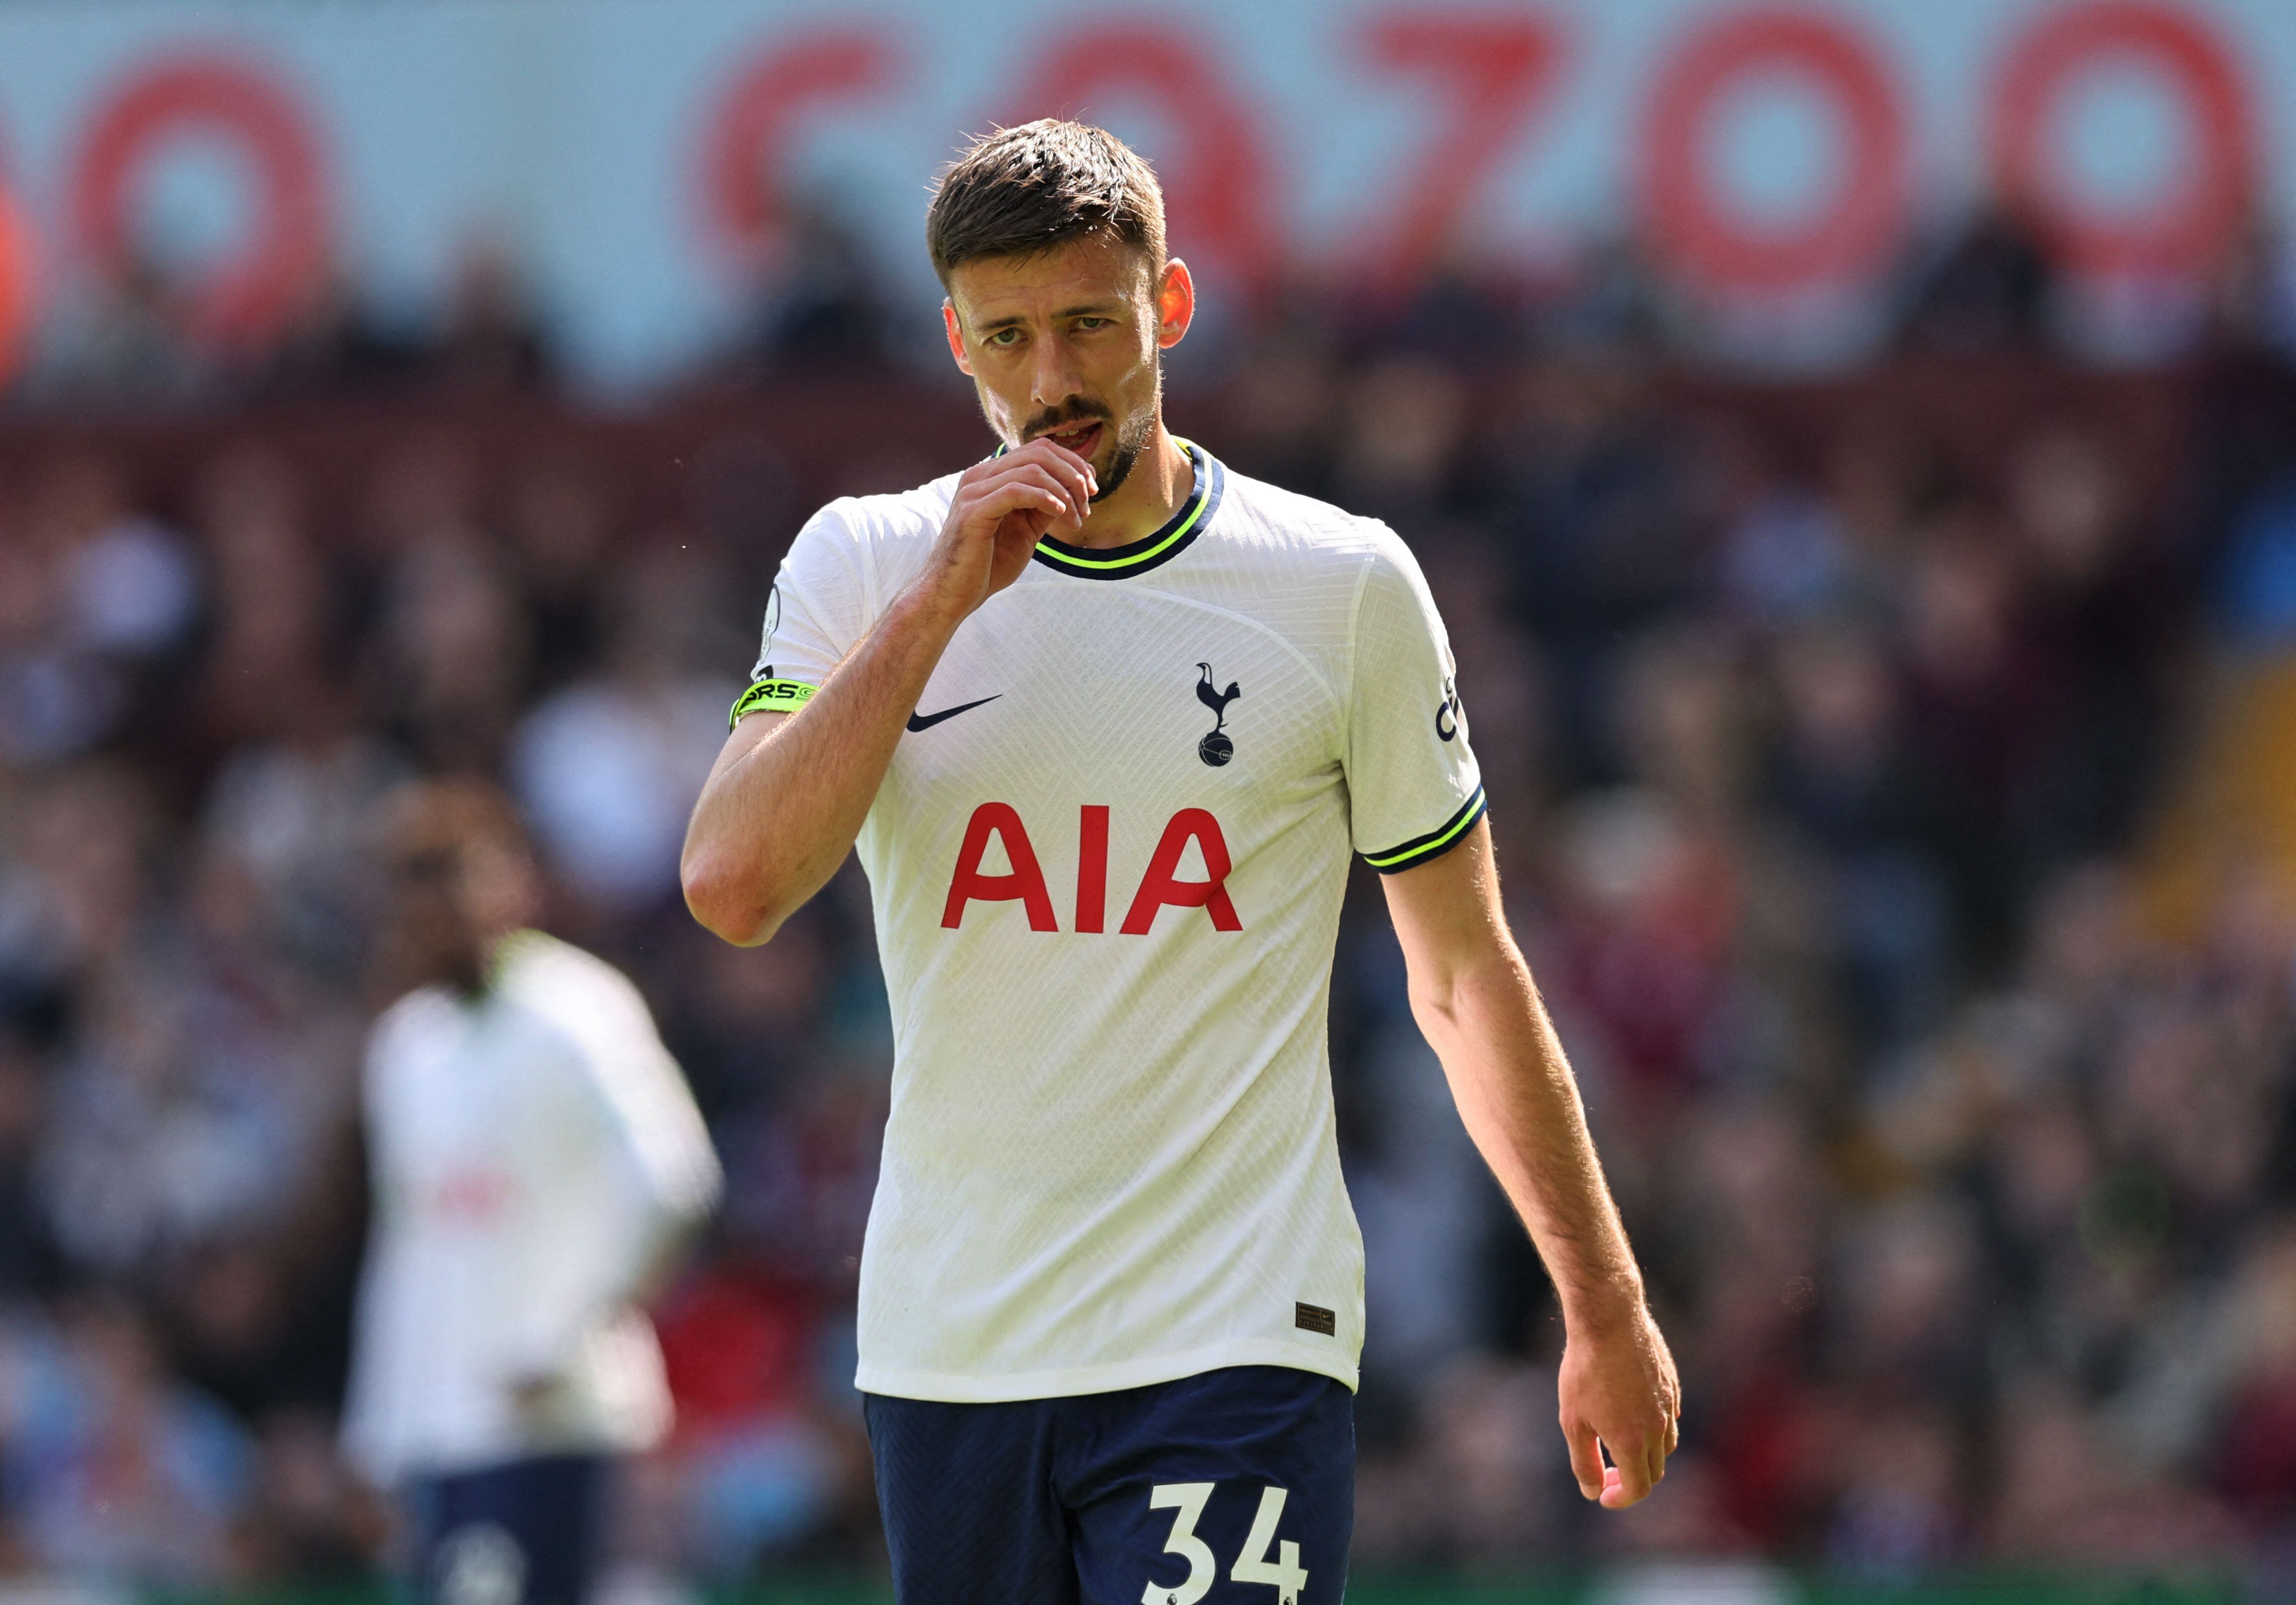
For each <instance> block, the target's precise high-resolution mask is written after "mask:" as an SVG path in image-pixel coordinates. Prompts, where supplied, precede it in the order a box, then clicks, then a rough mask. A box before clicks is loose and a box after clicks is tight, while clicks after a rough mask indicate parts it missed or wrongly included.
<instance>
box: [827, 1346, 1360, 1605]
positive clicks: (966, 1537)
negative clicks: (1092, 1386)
mask: <svg viewBox="0 0 2296 1605" xmlns="http://www.w3.org/2000/svg"><path fill="white" fill-rule="evenodd" d="M864 1403H865V1409H866V1412H867V1415H868V1420H869V1444H870V1446H871V1448H872V1449H873V1450H874V1451H875V1453H876V1457H877V1499H878V1502H879V1503H880V1504H881V1506H882V1507H883V1509H884V1512H885V1538H886V1543H887V1544H888V1546H889V1547H890V1549H891V1551H892V1556H893V1591H894V1594H895V1596H896V1598H898V1601H900V1605H1198V1601H1207V1602H1209V1605H1339V1601H1340V1596H1341V1593H1343V1592H1344V1591H1345V1589H1346V1587H1347V1574H1348V1540H1349V1536H1350V1535H1351V1534H1352V1533H1353V1531H1354V1527H1355V1465H1356V1417H1355V1395H1353V1394H1351V1393H1349V1391H1348V1389H1347V1387H1346V1386H1345V1385H1344V1384H1341V1383H1339V1382H1335V1381H1333V1379H1330V1378H1329V1377H1321V1376H1317V1375H1316V1374H1315V1373H1314V1372H1312V1371H1303V1370H1290V1369H1288V1368H1285V1367H1281V1366H1272V1365H1248V1366H1237V1367H1234V1368H1233V1369H1230V1370H1215V1371H1206V1372H1205V1373H1203V1374H1202V1375H1201V1376H1196V1377H1185V1378H1183V1379H1180V1380H1179V1381H1177V1382H1160V1383H1158V1384H1156V1385H1155V1386H1153V1387H1130V1388H1126V1389H1124V1390H1123V1391H1121V1392H1119V1393H1104V1394H1085V1395H1078V1396H1077V1397H1073V1398H1064V1399H1029V1400H1023V1401H1021V1402H1018V1403H1009V1404H942V1403H932V1402H931V1401H928V1400H922V1399H896V1398H890V1397H888V1396H886V1395H881V1394H872V1395H869V1396H868V1397H867V1399H866V1400H865V1402H864Z"/></svg>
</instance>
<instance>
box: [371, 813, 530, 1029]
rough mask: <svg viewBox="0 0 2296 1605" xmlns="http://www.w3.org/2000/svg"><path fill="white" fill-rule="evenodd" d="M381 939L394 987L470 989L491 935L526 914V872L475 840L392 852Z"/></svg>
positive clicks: (512, 856)
mask: <svg viewBox="0 0 2296 1605" xmlns="http://www.w3.org/2000/svg"><path fill="white" fill-rule="evenodd" d="M389 872H390V919H389V929H388V930H387V931H386V933H385V935H384V942H385V946H386V950H387V953H388V958H389V964H390V967H391V969H392V971H393V973H394V979H395V982H396V984H398V985H401V986H423V985H443V986H447V987H451V988H453V989H454V990H455V991H456V992H478V991H479V990H480V988H481V986H482V985H483V984H484V979H485V975H486V965H487V957H488V951H489V950H490V949H491V948H492V946H493V944H494V942H495V941H496V938H498V937H500V936H501V935H502V934H504V932H506V931H508V930H511V929H512V928H514V927H515V926H518V925H519V924H521V923H522V921H523V920H524V919H525V918H528V917H529V916H530V913H531V909H532V904H533V902H534V901H535V898H534V887H533V877H532V870H531V868H530V867H529V866H528V865H527V864H526V862H525V861H524V860H523V859H522V858H521V856H520V855H518V854H516V853H512V852H508V851H505V850H504V849H502V848H499V847H495V846H492V845H488V844H475V843H468V842H465V843H460V844H450V843H437V842H420V841H418V842H412V843H407V844H402V846H401V847H400V849H399V850H398V852H394V853H393V854H392V855H391V858H390V860H389Z"/></svg>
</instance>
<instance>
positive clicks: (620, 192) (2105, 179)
mask: <svg viewBox="0 0 2296 1605" xmlns="http://www.w3.org/2000/svg"><path fill="white" fill-rule="evenodd" d="M2292 108H2296V6H2292V5H2291V4H2288V3H2287V0H2031V3H2026V0H1835V3H1833V4H1747V3H1743V0H1601V3H1600V4H1595V3H1593V0H1585V3H1573V4H1559V3H1550V4H1456V5H1435V4H1410V3H1408V0H1390V3H1388V4H1319V3H1317V0H1254V3H1253V4H1248V5H1245V4H1216V3H1199V0H1174V3H1172V4H1165V5H1162V6H1157V7H1140V6H1134V7H1126V8H1122V9H1115V8H1107V9H1098V8H1094V7H1090V6H1079V5H1077V4H1052V3H1046V0H975V3H973V4H964V5H952V4H946V3H945V0H865V3H862V4H833V5H832V4H794V3H783V0H11V4H8V5H6V6H5V7H4V8H0V176H4V185H5V190H6V193H7V196H8V198H9V200H10V201H11V202H12V204H11V206H10V208H9V213H10V216H11V217H12V222H11V223H10V225H9V226H8V227H7V228H6V229H5V230H0V234H4V235H6V236H7V238H8V240H9V241H10V242H11V243H10V245H9V248H8V249H6V250H5V251H0V268H5V269H6V271H4V272H0V333H12V335H13V338H12V342H11V343H12V345H13V346H14V347H15V348H17V349H19V350H21V349H22V347H23V345H24V342H25V340H26V337H27V332H28V331H30V332H33V336H34V337H37V330H38V329H39V328H40V327H41V326H42V325H43V324H44V323H45V322H46V321H47V320H49V319H52V318H53V317H57V316H59V309H65V308H69V307H70V305H71V304H72V303H73V301H74V300H75V298H76V297H80V296H83V295H84V294H85V293H86V286H87V285H88V284H91V283H94V282H98V281H99V280H100V276H101V275H102V273H104V272H105V271H107V270H112V269H116V268H117V266H118V265H119V264H120V263H122V262H124V261H126V260H127V259H130V258H131V257H135V256H136V255H138V254H140V255H142V256H143V257H144V258H146V259H157V260H159V261H160V262H161V263H162V264H163V265H165V266H167V268H168V270H169V271H170V272H171V273H172V274H175V275H176V276H179V277H180V278H181V279H182V280H183V281H184V283H185V284H188V285H189V286H190V287H191V292H192V293H190V294H189V295H188V297H187V298H186V299H187V310H186V312H185V314H184V316H185V317H187V318H188V319H190V320H192V321H193V324H194V325H196V327H197V329H198V330H199V332H200V333H201V337H202V338H206V339H211V340H215V341H218V342H233V341H247V340H259V339H261V338H262V337H263V336H264V334H265V333H266V332H267V331H268V330H270V329H272V328H274V327H275V326H276V325H278V323H279V322H280V320H282V319H283V318H284V317H289V316H291V313H292V310H293V309H294V308H295V307H296V306H297V305H299V304H301V303H302V302H304V301H306V300H307V299H308V298H309V296H310V295H311V294H312V293H313V292H314V289H315V287H316V286H317V285H319V284H322V283H324V281H326V280H327V279H328V277H329V276H332V275H336V274H343V275H348V276H349V277H350V278H351V279H352V280H353V281H354V282H356V283H357V284H360V285H361V286H362V287H363V288H364V289H365V292H367V293H369V294H371V295H373V296H374V297H376V298H377V299H378V300H380V301H381V303H382V304H383V305H385V306H398V307H405V308H419V307H421V306H422V305H425V304H428V303H430V302H433V301H435V300H437V299H438V298H439V296H440V295H442V294H443V293H444V288H445V285H446V284H447V280H448V277H449V276H450V275H451V272H452V265H453V263H454V261H455V259H456V258H457V257H458V255H459V254H460V253H461V252H462V251H464V250H465V249H466V248H467V247H468V245H469V244H470V243H471V241H472V240H474V239H477V238H480V237H489V238H493V239H496V240H498V241H500V242H502V243H504V244H505V245H507V246H508V247H509V248H510V249H511V250H512V251H513V252H515V254H516V255H517V257H518V259H520V260H521V263H522V264H523V266H524V267H525V268H526V269H527V270H528V272H529V274H530V275H531V276H532V277H533V279H534V281H535V282H536V284H537V285H538V286H539V287H540V292H541V294H542V296H543V299H544V300H545V304H546V305H547V307H548V308H549V309H550V311H551V312H552V314H553V317H554V318H555V320H556V321H557V323H558V325H560V327H561V328H562V331H563V332H564V333H565V335H566V337H567V339H568V341H569V342H570V348H571V350H573V352H574V354H575V356H576V358H577V359H578V362H579V363H580V365H581V366H583V368H584V369H585V370H586V371H587V372H588V373H590V374H594V375H595V376H597V377H599V378H601V379H605V380H609V381H611V380H616V379H632V378H644V377H645V376H647V375H649V374H658V373H661V372H665V371H669V370H673V369H675V367H676V366H677V365H679V364H680V363H682V362H685V361H687V360H690V359H691V358H693V355H694V354H695V353H697V352H698V351H701V350H705V349H706V348H707V347H708V346H709V344H710V342H713V341H717V340H722V339H723V338H724V337H725V335H726V333H727V331H728V330H729V329H730V328H731V327H732V326H733V325H734V320H735V319H736V318H737V317H738V316H739V313H740V309H742V307H743V305H744V304H745V303H746V302H747V300H749V298H750V292H751V288H752V286H754V284H756V283H757V282H758V279H759V277H760V276H766V277H768V278H769V277H770V276H771V274H772V273H773V272H774V271H775V266H776V264H777V261H778V260H779V257H778V256H777V249H778V246H779V245H780V243H781V242H782V239H783V226H784V223H785V220H786V219H787V218H788V217H789V216H790V215H791V209H792V208H793V207H797V206H816V205H826V206H828V207H830V208H831V209H832V210H834V211H835V212H837V213H839V214H840V215H841V216H842V217H843V218H845V219H846V220H847V221H848V222H849V223H850V224H851V225H852V226H854V227H856V228H857V229H858V230H859V231H860V232H861V233H862V235H864V236H865V238H866V239H867V240H868V241H869V242H870V243H871V244H872V245H873V247H874V248H875V253H876V255H877V257H878V258H879V259H881V260H882V261H883V262H884V263H885V264H886V265H887V268H886V270H887V272H888V273H889V274H890V275H891V276H893V277H892V284H891V288H892V290H893V291H894V292H895V293H896V294H897V295H902V296H913V297H914V299H915V300H917V302H918V303H919V304H921V305H922V304H925V303H926V300H927V298H928V296H929V295H930V292H931V283H930V278H929V276H928V275H927V272H926V269H925V267H924V264H923V252H922V243H921V231H920V223H921V219H922V211H923V207H924V202H925V193H926V185H927V183H928V181H929V179H930V177H931V173H932V171H933V170H934V169H935V168H936V167H937V166H939V164H940V163H941V162H943V161H946V160H947V158H948V157H949V155H950V154H951V153H952V152H953V150H954V148H955V145H956V144H957V143H958V140H959V138H960V136H962V135H963V134H964V133H965V132H967V131H972V130H979V129H982V128H987V127H988V126H990V125H991V124H993V123H997V122H1009V121H1014V120H1019V119H1025V118H1028V117H1032V116H1036V115H1040V114H1043V113H1046V112H1053V111H1060V112H1067V113H1071V114H1078V115H1084V116H1087V117H1090V118H1092V119H1095V120H1102V121H1105V122H1107V123H1108V124H1109V125H1110V126H1111V127H1113V128H1117V129H1118V130H1119V132H1121V133H1123V134H1125V135H1126V136H1128V137H1129V138H1131V139H1133V140H1134V141H1135V142H1136V144H1139V145H1140V146H1141V147H1142V148H1143V149H1144V151H1145V152H1147V153H1149V154H1150V155H1151V156H1152V158H1153V159H1154V160H1155V161H1156V162H1157V164H1158V167H1159V169H1160V172H1161V173H1162V175H1163V177H1164V180H1165V183H1166V185H1167V188H1168V193H1169V198H1170V203H1171V210H1172V235H1173V240H1174V243H1175V247H1176V249H1177V250H1178V251H1181V252H1182V253H1183V254H1185V255H1187V256H1188V257H1190V259H1192V261H1193V262H1194V263H1195V264H1196V265H1197V267H1198V268H1199V272H1200V278H1201V279H1202V280H1203V281H1204V283H1205V286H1206V291H1207V293H1208V294H1209V295H1210V296H1212V297H1218V296H1220V295H1223V294H1240V293H1242V292H1244V291H1245V290H1247V289H1248V288H1250V287H1251V286H1254V285H1258V284H1271V283H1277V282H1283V281H1284V280H1286V279H1291V278H1297V277H1299V276H1309V277H1316V278H1324V279H1333V278H1336V279H1338V280H1341V281H1342V282H1361V283H1365V284H1406V283H1408V282H1409V281H1410V280H1411V279H1412V278H1413V277H1415V276H1417V275H1420V274H1422V273H1423V272H1424V271H1426V270H1427V268H1429V266H1430V265H1431V264H1433V263H1438V262H1443V261H1447V260H1458V259H1465V260H1470V261H1473V262H1476V263H1479V264H1482V265H1486V266H1488V265H1494V264H1497V265H1510V264H1519V265H1521V266H1522V267H1523V268H1536V266H1537V265H1538V264H1539V263H1541V262H1552V261H1553V260H1554V259H1555V258H1556V256H1557V253H1558V252H1559V251H1562V250H1564V249H1566V248H1567V246H1568V245H1569V243H1570V242H1573V241H1576V240H1581V239H1585V238H1587V237H1589V236H1603V235H1611V236H1615V235H1624V234H1627V233H1629V232H1631V233H1632V234H1634V235H1636V236H1638V237H1640V238H1641V239H1643V240H1644V242H1646V243H1647V245H1648V246H1649V248H1650V250H1651V251H1652V253H1653V254H1654V256H1655V258H1656V259H1657V260H1658V261H1659V262H1660V263H1661V266H1662V268H1663V269H1664V271H1665V272H1666V273H1667V274H1668V275H1669V276H1670V277H1671V278H1673V279H1674V280H1676V281H1677V283H1679V284H1682V285H1683V286H1685V288H1687V289H1688V290H1689V291H1690V292H1692V293H1693V295H1694V296H1699V297H1706V298H1710V299H1712V300H1716V301H1717V302H1719V303H1724V304H1730V303H1741V304H1750V305H1761V304H1765V303H1781V304H1783V303H1790V302H1793V301H1796V300H1808V299H1811V298H1818V299H1823V298H1824V297H1825V296H1827V295H1834V296H1837V297H1839V296H1840V295H1841V293H1842V292H1845V291H1848V292H1852V293H1854V292H1855V291H1856V289H1857V287H1858V286H1859V285H1861V284H1870V283H1871V282H1872V281H1873V279H1874V276H1875V275H1876V274H1877V273H1878V272H1880V271H1881V270H1882V268H1883V267H1884V266H1886V265H1887V264H1889V263H1890V262H1892V261H1894V260H1896V259H1898V258H1899V256H1900V254H1901V252H1902V251H1903V249H1904V247H1905V245H1906V243H1907V241H1908V240H1909V239H1911V238H1913V237H1914V236H1915V233H1916V231H1918V230H1920V229H1922V228H1923V227H1925V226H1931V225H1933V224H1935V223H1936V222H1938V221H1939V220H1940V219H1943V218H1950V217H1953V216H1955V215H1956V214H1958V213H1962V212H1965V211H1966V210H1968V209H1970V208H1971V207H1972V206H1973V205H1974V204H1976V203H1977V202H1979V201H1980V199H1981V198H1983V197H1986V196H1989V195H1994V196H1999V197H2001V198H2002V199H2003V200H2004V201H2005V202H2006V203H2008V204H2009V205H2011V206H2013V207H2014V208H2016V209H2017V210H2020V211H2021V213H2023V214H2024V215H2025V216H2026V217H2027V218H2030V220H2031V221H2032V223H2033V224H2034V225H2035V226H2037V227H2038V228H2039V229H2041V230H2042V231H2044V232H2045V233H2046V234H2047V235H2049V236H2050V237H2051V238H2052V239H2053V240H2054V241H2055V242H2056V243H2057V244H2058V245H2059V246H2060V247H2061V248H2062V251H2064V252H2065V253H2066V255H2067V256H2068V257H2069V259H2071V260H2072V261H2073V262H2074V263H2076V264H2077V265H2078V266H2079V268H2080V270H2081V271H2083V272H2085V273H2087V274H2089V275H2092V276H2095V277H2097V278H2099V279H2100V280H2107V281H2126V282H2128V283H2132V284H2159V283H2174V282H2177V281H2178V280H2183V279H2189V278H2191V277H2193V276H2197V275H2200V274H2202V273H2204V272H2205V271H2206V270H2207V269H2208V268H2209V267H2210V265H2211V264H2212V263H2213V262H2214V261H2215V260H2216V259H2218V258H2219V257H2220V256H2221V254H2222V253H2223V252H2224V251H2226V249H2227V247H2228V246H2229V245H2230V244H2231V243H2233V242H2234V241H2235V240H2236V239H2237V238H2238V237H2239V236H2240V235H2241V233H2242V231H2243V229H2244V228H2245V227H2246V226H2248V224H2249V222H2250V220H2251V218H2252V217H2253V216H2254V215H2256V214H2257V213H2258V212H2259V211H2261V212H2262V213H2264V214H2265V215H2267V216H2270V217H2280V216H2286V215H2288V214H2289V213H2290V212H2291V211H2292V210H2296V208H2292V206H2291V202H2296V169H2292V163H2291V162H2290V161H2289V159H2288V158H2289V154H2290V152H2291V151H2292V149H2296V128H2291V126H2290V119H2291V117H2292V115H2296V113H2292V110H2291V109H2292Z"/></svg>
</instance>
